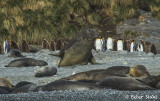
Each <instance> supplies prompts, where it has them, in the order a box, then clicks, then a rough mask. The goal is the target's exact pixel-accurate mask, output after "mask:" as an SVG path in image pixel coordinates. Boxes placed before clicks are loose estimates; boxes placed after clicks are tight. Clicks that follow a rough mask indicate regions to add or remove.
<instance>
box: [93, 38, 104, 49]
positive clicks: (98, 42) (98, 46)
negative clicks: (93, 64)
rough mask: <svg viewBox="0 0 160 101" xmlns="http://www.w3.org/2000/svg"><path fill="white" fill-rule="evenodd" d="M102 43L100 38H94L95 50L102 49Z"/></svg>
mask: <svg viewBox="0 0 160 101" xmlns="http://www.w3.org/2000/svg"><path fill="white" fill-rule="evenodd" d="M102 44H103V41H102V39H96V42H95V47H96V50H97V51H98V50H99V51H101V50H102Z"/></svg>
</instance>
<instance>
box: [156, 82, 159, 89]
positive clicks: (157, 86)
mask: <svg viewBox="0 0 160 101" xmlns="http://www.w3.org/2000/svg"><path fill="white" fill-rule="evenodd" d="M156 88H157V89H160V81H159V82H158V83H157V85H156Z"/></svg>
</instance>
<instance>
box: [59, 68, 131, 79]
mask: <svg viewBox="0 0 160 101" xmlns="http://www.w3.org/2000/svg"><path fill="white" fill-rule="evenodd" d="M127 69H128V70H127ZM128 71H129V67H125V66H120V67H119V66H114V67H110V68H108V69H97V70H90V71H86V72H81V73H77V74H74V75H71V76H68V77H64V78H61V79H60V80H75V81H77V80H101V79H104V78H105V77H109V76H122V77H125V76H126V74H127V73H128Z"/></svg>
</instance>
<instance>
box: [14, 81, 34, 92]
mask: <svg viewBox="0 0 160 101" xmlns="http://www.w3.org/2000/svg"><path fill="white" fill-rule="evenodd" d="M36 87H37V85H36V84H33V83H30V84H26V85H24V86H22V87H19V88H17V89H14V90H13V92H12V93H14V94H15V93H28V92H33V91H34V89H35V88H36Z"/></svg>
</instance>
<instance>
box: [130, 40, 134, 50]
mask: <svg viewBox="0 0 160 101" xmlns="http://www.w3.org/2000/svg"><path fill="white" fill-rule="evenodd" d="M133 47H134V43H133V42H131V45H130V52H133Z"/></svg>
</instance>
